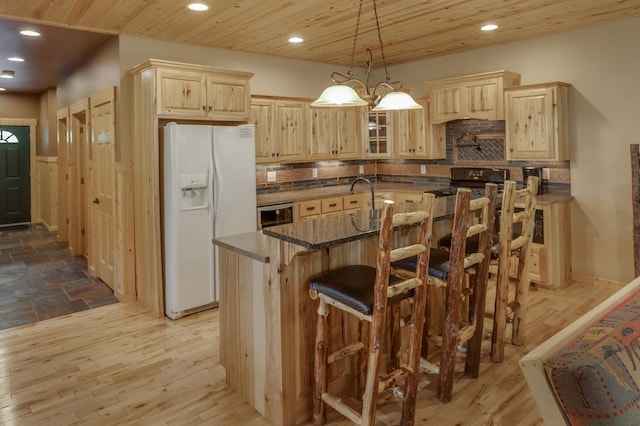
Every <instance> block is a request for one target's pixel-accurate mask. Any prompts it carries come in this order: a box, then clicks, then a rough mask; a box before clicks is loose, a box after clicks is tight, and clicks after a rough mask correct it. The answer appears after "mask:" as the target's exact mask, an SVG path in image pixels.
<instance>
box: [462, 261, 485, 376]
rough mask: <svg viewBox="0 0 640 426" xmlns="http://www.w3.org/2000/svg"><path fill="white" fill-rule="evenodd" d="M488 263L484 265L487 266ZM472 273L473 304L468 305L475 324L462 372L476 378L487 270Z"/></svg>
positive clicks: (482, 327)
mask: <svg viewBox="0 0 640 426" xmlns="http://www.w3.org/2000/svg"><path fill="white" fill-rule="evenodd" d="M488 266H489V265H488V263H487V264H486V266H483V267H486V268H488ZM483 267H481V268H480V270H479V271H478V273H477V274H474V275H473V281H472V282H471V284H472V288H473V294H474V298H473V305H472V306H470V307H469V311H470V312H469V314H470V315H469V316H470V320H471V322H472V324H474V325H475V332H474V333H473V337H471V339H469V341H468V342H467V356H466V358H465V366H464V374H465V376H467V377H472V378H474V379H475V378H477V377H478V376H479V375H480V356H481V355H482V338H483V334H484V313H485V303H486V300H487V278H488V273H489V272H488V270H485V271H483V270H482V268H483Z"/></svg>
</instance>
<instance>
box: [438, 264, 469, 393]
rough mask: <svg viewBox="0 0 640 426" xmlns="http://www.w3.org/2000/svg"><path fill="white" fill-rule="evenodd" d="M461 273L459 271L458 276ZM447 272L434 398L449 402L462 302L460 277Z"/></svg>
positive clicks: (451, 391)
mask: <svg viewBox="0 0 640 426" xmlns="http://www.w3.org/2000/svg"><path fill="white" fill-rule="evenodd" d="M462 273H463V272H462V271H460V272H459V274H462ZM453 275H454V274H453V273H452V272H451V271H450V272H449V285H448V286H447V308H446V314H445V315H446V318H445V324H444V330H443V333H442V349H441V351H442V352H441V355H440V374H439V379H438V387H437V389H436V398H438V399H439V400H440V401H442V402H449V401H451V398H452V397H453V376H454V374H455V366H456V353H457V350H458V349H457V347H458V340H459V331H460V329H459V323H460V304H461V302H462V288H461V287H462V277H461V276H460V277H455V276H453Z"/></svg>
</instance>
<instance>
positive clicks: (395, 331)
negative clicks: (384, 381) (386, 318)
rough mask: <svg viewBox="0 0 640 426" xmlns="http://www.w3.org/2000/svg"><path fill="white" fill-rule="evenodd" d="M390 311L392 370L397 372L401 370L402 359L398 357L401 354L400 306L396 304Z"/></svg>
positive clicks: (390, 307)
mask: <svg viewBox="0 0 640 426" xmlns="http://www.w3.org/2000/svg"><path fill="white" fill-rule="evenodd" d="M388 309H390V310H391V333H390V338H391V353H390V354H389V355H390V358H391V369H392V370H397V369H398V368H400V359H399V357H398V352H400V304H399V303H394V304H393V305H392V306H389V307H388Z"/></svg>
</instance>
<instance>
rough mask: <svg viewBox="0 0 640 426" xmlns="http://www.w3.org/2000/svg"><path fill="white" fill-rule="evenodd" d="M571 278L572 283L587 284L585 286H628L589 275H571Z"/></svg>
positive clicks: (620, 282)
mask: <svg viewBox="0 0 640 426" xmlns="http://www.w3.org/2000/svg"><path fill="white" fill-rule="evenodd" d="M571 278H572V279H573V281H580V282H581V283H587V284H607V285H615V286H619V287H622V286H624V285H626V284H628V283H625V282H622V281H615V280H610V279H607V278H600V277H594V276H591V275H581V274H572V276H571Z"/></svg>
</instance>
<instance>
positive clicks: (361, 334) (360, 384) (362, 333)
mask: <svg viewBox="0 0 640 426" xmlns="http://www.w3.org/2000/svg"><path fill="white" fill-rule="evenodd" d="M369 329H370V324H369V323H368V322H366V321H358V340H359V341H360V342H362V344H363V345H364V348H363V349H362V350H360V352H358V367H357V368H358V371H357V373H356V374H357V377H356V395H357V397H358V398H360V399H362V397H363V396H364V391H365V386H366V384H367V363H368V362H369V359H368V357H367V351H366V349H367V348H368V347H369V332H370V331H369Z"/></svg>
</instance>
